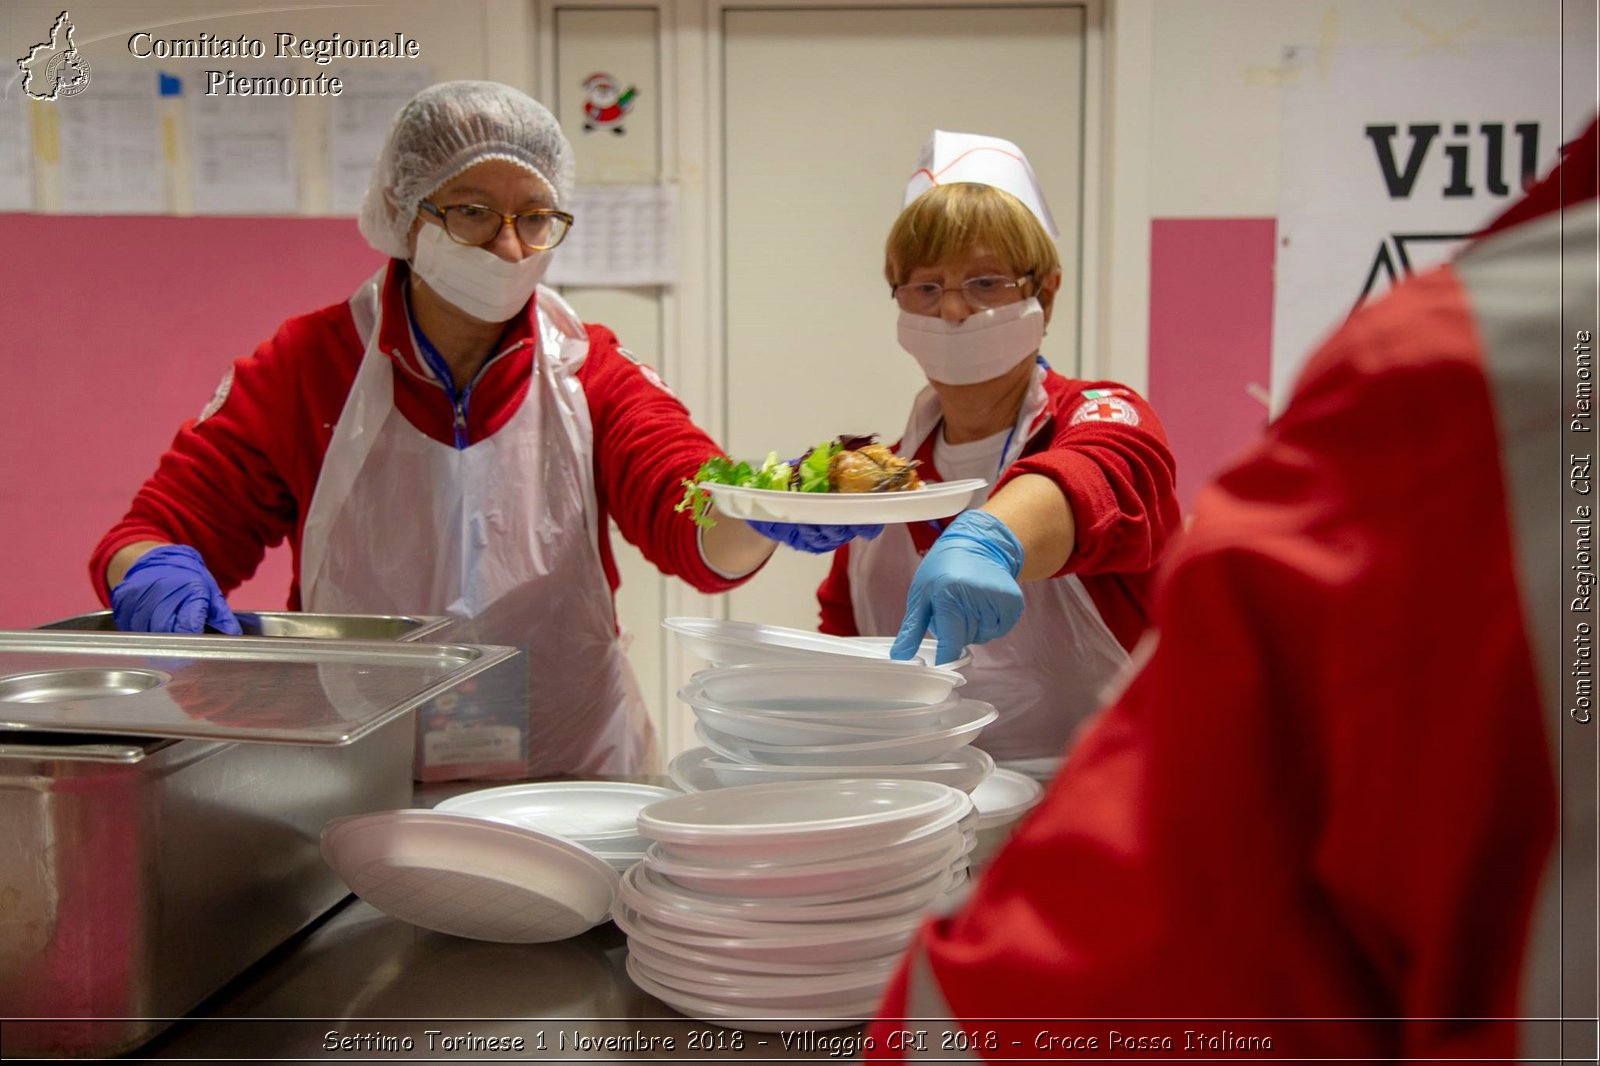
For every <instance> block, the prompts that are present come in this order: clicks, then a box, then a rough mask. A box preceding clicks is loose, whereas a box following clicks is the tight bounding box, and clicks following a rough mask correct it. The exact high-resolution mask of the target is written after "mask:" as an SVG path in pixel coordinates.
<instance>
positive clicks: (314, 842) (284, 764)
mask: <svg viewBox="0 0 1600 1066" xmlns="http://www.w3.org/2000/svg"><path fill="white" fill-rule="evenodd" d="M411 736H412V731H411V723H410V720H409V719H408V718H407V717H406V716H401V717H399V718H397V719H395V720H393V721H391V722H390V723H389V724H387V725H385V726H382V727H380V728H379V729H377V730H376V731H375V732H373V733H371V734H370V735H369V736H367V737H365V738H364V739H362V740H360V741H357V742H355V743H353V744H348V745H342V746H327V745H316V746H297V745H290V744H244V743H221V742H215V741H203V740H165V739H151V738H134V737H122V738H118V737H107V736H74V735H69V734H37V735H33V736H29V735H19V736H13V737H4V738H0V855H4V856H5V861H4V862H3V863H0V901H3V902H0V1015H3V1016H5V1017H6V1018H7V1019H8V1020H7V1021H6V1022H5V1025H4V1031H5V1052H6V1055H7V1056H8V1057H10V1056H16V1057H27V1056H107V1055H115V1054H119V1053H121V1052H124V1051H127V1050H129V1049H131V1048H134V1047H137V1046H138V1045H139V1044H142V1043H144V1042H145V1041H147V1040H149V1039H150V1038H151V1037H153V1036H154V1035H156V1034H157V1033H158V1032H160V1031H161V1030H162V1029H164V1028H166V1026H167V1025H168V1024H169V1023H168V1022H167V1021H164V1020H162V1019H169V1018H175V1017H181V1016H182V1015H184V1014H186V1013H188V1011H190V1010H191V1009H193V1007H194V1006H195V1005H196V1004H198V1003H199V1002H200V1001H201V1000H202V999H204V998H205V997H206V996H208V995H210V994H211V993H212V992H214V991H215V990H216V989H218V988H220V987H221V986H222V985H223V984H225V983H226V982H227V981H229V980H230V979H232V978H233V977H235V976H236V975H238V974H239V973H241V972H242V971H243V970H244V969H245V968H246V967H248V966H249V965H250V964H251V963H253V962H255V961H256V960H257V959H259V958H261V957H262V956H263V955H265V954H266V953H267V952H269V951H271V950H272V949H273V948H274V947H276V946H277V945H278V944H281V943H282V942H283V941H284V940H286V939H287V938H288V937H290V936H292V935H293V934H294V933H295V932H296V931H298V930H299V929H301V928H303V927H304V926H305V925H306V924H307V923H309V922H311V921H312V920H313V919H315V918H316V917H318V916H319V915H321V914H323V913H325V912H326V911H327V910H328V909H329V908H330V907H332V906H333V905H334V904H335V903H338V902H339V900H341V899H343V898H344V896H345V894H346V889H345V886H344V884H343V883H342V882H341V881H340V880H339V878H338V877H337V876H335V875H334V873H333V871H332V870H330V869H329V868H328V866H327V864H326V863H324V862H323V861H322V857H321V855H320V853H319V850H318V839H319V834H320V832H321V829H322V826H323V825H324V824H325V823H326V822H327V821H328V820H330V819H332V818H337V817H339V816H341V815H346V814H355V813H360V812H365V811H376V810H387V809H392V808H395V807H406V806H409V805H410V801H411Z"/></svg>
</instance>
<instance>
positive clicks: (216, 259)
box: [0, 215, 1275, 628]
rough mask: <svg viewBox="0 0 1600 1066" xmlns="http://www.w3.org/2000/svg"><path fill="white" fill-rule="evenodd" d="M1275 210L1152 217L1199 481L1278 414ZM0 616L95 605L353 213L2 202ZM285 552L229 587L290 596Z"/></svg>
mask: <svg viewBox="0 0 1600 1066" xmlns="http://www.w3.org/2000/svg"><path fill="white" fill-rule="evenodd" d="M1274 232H1275V223H1274V220H1272V219H1260V218H1240V219H1230V218H1219V219H1176V218H1174V219H1156V220H1154V221H1153V222H1152V224H1151V230H1150V244H1151V255H1150V260H1151V268H1150V274H1151V277H1150V390H1149V391H1150V400H1151V402H1152V403H1153V404H1154V405H1155V406H1156V409H1157V411H1159V412H1160V414H1161V418H1162V420H1163V422H1164V423H1165V424H1166V427H1167V431H1168V434H1169V435H1170V437H1171V440H1172V445H1173V449H1174V451H1175V452H1176V454H1177V457H1178V489H1179V494H1180V497H1181V499H1182V501H1183V503H1184V505H1185V507H1187V506H1188V505H1189V503H1190V501H1191V500H1192V498H1193V495H1194V491H1195V489H1196V488H1197V487H1198V486H1199V485H1200V484H1201V483H1202V482H1204V481H1205V480H1206V479H1207V478H1208V477H1210V476H1211V475H1212V474H1214V473H1215V472H1216V471H1217V470H1218V469H1219V468H1220V467H1221V466H1222V465H1223V464H1224V463H1225V462H1227V461H1228V460H1229V459H1230V458H1231V457H1233V456H1234V455H1236V454H1237V453H1238V452H1239V451H1240V450H1241V449H1242V448H1243V447H1244V446H1245V445H1246V444H1248V443H1249V442H1250V440H1251V439H1252V438H1253V437H1254V436H1255V434H1256V433H1258V432H1259V431H1260V429H1261V426H1262V425H1263V424H1264V423H1265V421H1266V409H1265V407H1263V406H1262V404H1261V403H1260V402H1259V401H1257V400H1256V399H1254V398H1252V397H1251V396H1250V395H1249V394H1248V393H1247V392H1246V391H1245V385H1246V384H1247V383H1250V382H1254V383H1256V384H1258V385H1261V386H1265V385H1266V384H1267V381H1268V366H1269V355H1270V350H1271V342H1272V260H1273V241H1274ZM0 247H3V248H5V249H6V250H7V252H8V254H7V255H5V256H4V257H3V259H4V262H3V263H0V293H3V294H4V295H3V307H4V319H3V321H0V326H3V327H4V328H3V329H0V368H3V370H4V378H3V382H4V384H3V390H0V395H3V396H4V397H5V401H4V404H5V405H4V409H3V412H0V415H3V417H0V515H4V516H5V519H6V521H5V532H4V534H3V535H0V627H5V628H16V627H23V626H31V625H37V624H38V623H40V622H44V621H48V620H50V619H52V618H57V617H61V616H63V615H68V614H75V613H77V612H80V611H86V610H93V609H95V608H96V607H98V603H97V601H96V600H95V598H94V594H93V592H92V591H91V590H90V587H89V582H88V576H87V571H86V564H87V561H88V558H89V552H90V550H91V549H92V548H93V546H94V544H95V542H96V541H97V540H98V539H99V537H100V535H101V534H102V533H103V532H104V531H105V529H106V528H107V527H109V526H110V525H111V524H112V523H113V522H115V521H116V520H117V519H118V518H119V517H120V516H121V515H122V513H123V511H124V510H125V509H126V507H127V504H128V500H129V498H130V497H131V496H132V494H133V492H134V490H135V489H136V488H137V487H138V485H139V484H140V482H141V481H142V480H143V479H144V478H145V477H147V476H148V475H149V473H150V472H151V471H152V470H153V469H154V468H155V463H156V459H157V458H158V457H159V455H160V454H161V452H162V450H163V449H164V448H165V447H166V445H167V443H168V442H169V441H170V440H171V439H172V434H173V432H174V431H175V430H176V429H177V427H178V424H179V423H180V422H182V421H183V420H184V419H186V418H192V417H194V415H195V414H196V413H197V412H198V411H199V410H200V408H201V406H202V405H203V404H204V403H205V402H206V400H207V399H209V398H210V396H211V393H212V390H213V389H215V387H216V385H217V382H218V381H219V380H220V379H221V377H222V374H223V372H224V371H225V370H226V369H227V366H228V363H229V361H230V360H231V359H233V358H234V357H235V356H238V355H243V354H247V353H248V352H250V351H251V350H252V349H253V348H254V347H255V345H256V344H257V343H258V342H259V341H260V340H262V339H263V338H264V337H266V336H268V335H269V334H270V333H271V331H272V330H273V329H274V328H275V327H276V326H277V324H278V323H279V322H280V321H282V320H283V319H284V318H286V317H288V316H289V315H292V314H297V313H300V312H303V311H307V310H310V309H312V308H314V307H319V306H322V305H324V304H328V303H333V302H336V301H339V300H342V299H344V298H345V297H346V296H347V295H348V294H349V293H350V292H351V291H352V290H353V289H354V288H355V286H356V285H357V284H358V283H359V282H360V281H361V279H362V278H364V277H366V276H367V275H368V274H369V273H371V271H372V270H374V269H376V268H377V266H378V264H379V263H380V262H381V261H382V260H381V258H380V257H379V256H378V255H377V254H376V253H375V252H373V251H372V250H371V249H370V248H368V247H367V246H366V243H365V242H364V241H362V239H361V237H360V235H359V234H358V233H357V232H356V228H355V225H354V224H353V223H352V222H351V221H350V220H348V219H310V218H140V217H109V218H98V217H86V216H77V215H0ZM288 584H289V565H288V553H287V551H286V550H283V549H279V550H277V551H275V552H273V553H271V554H269V555H268V557H267V560H266V562H264V563H263V564H262V567H261V570H260V571H259V572H258V573H257V575H256V576H255V578H253V579H252V580H251V581H249V582H247V583H246V584H245V585H244V586H242V587H241V588H240V589H239V590H237V591H236V592H235V593H234V594H233V595H232V597H230V598H231V600H232V601H233V603H234V604H235V605H236V606H238V607H241V608H248V607H255V608H268V609H270V608H281V607H282V606H283V604H284V598H285V596H286V595H287V591H288Z"/></svg>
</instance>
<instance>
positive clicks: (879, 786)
mask: <svg viewBox="0 0 1600 1066" xmlns="http://www.w3.org/2000/svg"><path fill="white" fill-rule="evenodd" d="M970 804H971V801H970V800H969V799H968V798H967V796H966V794H965V793H963V792H961V791H960V790H959V789H953V788H951V787H949V786H948V785H940V784H937V783H935V782H931V781H890V780H876V781H875V780H842V781H780V782H777V783H775V784H770V785H745V786H743V787H742V788H725V789H718V790H717V791H715V792H691V793H687V794H685V795H680V796H674V797H673V798H671V799H664V800H661V801H659V802H656V803H652V804H651V805H650V806H648V807H646V808H645V809H644V810H642V811H640V812H639V834H640V835H641V836H645V837H649V838H650V839H651V840H655V841H665V842H668V843H671V844H674V845H677V844H691V845H700V844H712V845H718V846H735V847H739V848H750V849H754V848H755V847H756V846H758V845H764V844H770V845H790V844H800V845H801V846H804V842H806V841H826V842H835V841H841V840H844V839H847V838H848V839H857V838H860V839H866V838H871V839H878V838H880V837H882V838H884V839H892V838H894V837H898V836H902V835H904V834H905V833H907V832H909V831H912V830H914V829H915V828H917V827H920V826H924V825H929V824H932V823H935V822H938V821H944V820H946V819H948V820H949V821H954V820H955V819H956V818H959V817H961V815H963V814H965V813H966V811H967V810H969V809H970Z"/></svg>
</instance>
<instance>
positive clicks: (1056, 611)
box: [818, 130, 1179, 760]
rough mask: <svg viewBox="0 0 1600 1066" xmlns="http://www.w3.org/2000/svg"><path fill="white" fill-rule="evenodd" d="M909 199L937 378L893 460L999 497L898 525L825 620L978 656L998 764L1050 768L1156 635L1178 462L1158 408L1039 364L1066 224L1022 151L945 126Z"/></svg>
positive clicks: (897, 260)
mask: <svg viewBox="0 0 1600 1066" xmlns="http://www.w3.org/2000/svg"><path fill="white" fill-rule="evenodd" d="M905 203H906V206H905V209H904V210H903V211H902V212H901V214H900V217H899V218H898V219H897V220H896V222H895V224H894V226H893V228H892V229H891V230H890V233H889V239H888V243H887V247H886V263H885V274H886V276H887V277H888V281H889V284H890V286H891V289H892V291H893V294H894V298H895V301H896V303H897V304H898V305H899V309H900V322H899V339H900V344H901V346H902V347H903V348H905V350H906V351H907V352H909V353H910V354H911V356H912V357H913V358H914V359H916V360H917V362H918V363H919V364H920V365H921V367H922V369H923V372H924V373H925V374H926V375H927V378H928V387H927V388H925V389H923V390H922V392H921V393H920V394H919V395H918V396H917V398H916V400H915V401H914V403H913V405H912V409H911V417H910V420H909V422H908V423H907V425H906V430H905V434H904V435H903V436H902V437H901V439H900V443H899V445H898V447H897V450H898V451H899V453H900V454H902V455H907V456H911V455H914V456H916V457H917V458H918V459H920V460H921V461H922V464H923V467H922V469H923V472H924V474H926V475H929V476H931V477H932V478H933V479H936V480H953V479H957V478H968V477H981V478H986V479H988V480H989V481H990V483H991V485H992V486H993V489H992V492H991V495H990V497H989V499H988V502H986V503H985V504H984V505H983V506H982V507H981V508H979V509H976V510H970V511H967V512H965V513H964V514H962V515H960V516H958V517H957V518H956V519H954V520H953V521H951V522H950V523H948V525H945V526H943V527H938V526H935V525H933V524H926V525H917V526H891V527H889V528H888V529H886V530H885V531H884V533H883V534H882V535H881V536H880V537H878V538H877V539H876V540H872V541H866V540H858V541H855V542H852V543H850V544H848V545H846V546H845V547H844V548H841V549H840V550H839V551H838V552H837V553H836V554H835V556H834V563H833V569H832V570H831V571H830V573H829V575H828V577H827V579H826V580H824V582H823V584H822V587H821V588H820V589H819V590H818V597H819V599H820V601H821V605H822V628H823V630H824V631H826V632H831V633H839V634H846V635H849V634H862V635H889V634H897V635H898V639H897V640H896V642H895V646H894V652H893V654H894V655H895V657H897V658H910V657H911V655H912V654H914V653H915V649H916V647H917V643H918V642H919V641H920V640H921V639H922V638H923V636H924V634H925V633H927V632H929V631H930V630H931V632H932V633H933V635H934V636H935V637H936V638H937V639H938V641H939V645H940V654H939V658H940V659H941V660H944V659H947V658H953V657H954V656H955V654H956V653H958V652H959V651H960V649H961V647H962V646H964V645H977V646H976V647H974V648H973V649H972V652H973V663H972V666H971V667H970V668H968V670H967V671H966V673H967V676H968V679H969V680H968V685H967V688H966V690H965V694H966V695H969V696H972V697H974V698H977V699H982V700H986V701H988V702H990V703H993V704H994V705H995V706H996V707H997V708H999V710H1000V715H1001V717H1000V719H999V720H998V721H997V722H996V723H995V724H994V725H992V726H990V727H989V728H988V729H986V730H985V731H984V733H983V736H982V738H981V739H980V740H979V743H980V744H981V745H982V746H983V747H984V748H986V749H987V750H988V751H989V752H990V754H992V755H994V756H995V757H996V758H997V759H1002V760H1033V759H1049V758H1052V757H1056V756H1059V755H1060V754H1061V752H1062V750H1063V748H1064V747H1065V745H1066V743H1067V742H1068V740H1069V739H1070V737H1071V735H1072V732H1073V730H1074V727H1075V726H1076V725H1077V723H1078V722H1079V721H1081V720H1082V719H1083V718H1084V717H1085V716H1087V715H1088V714H1089V713H1090V712H1091V711H1092V710H1094V708H1095V707H1096V705H1097V704H1098V702H1099V700H1100V696H1101V693H1102V690H1103V689H1104V688H1105V686H1106V684H1107V683H1108V682H1110V681H1111V679H1112V678H1113V677H1114V676H1115V675H1116V673H1117V672H1118V671H1119V670H1120V669H1121V668H1122V666H1123V664H1124V663H1125V662H1126V661H1127V659H1128V653H1129V651H1130V650H1131V649H1132V647H1133V645H1134V643H1135V642H1136V641H1137V640H1138V638H1139V636H1140V634H1141V633H1142V632H1143V630H1144V628H1145V626H1146V623H1147V619H1148V614H1147V607H1148V598H1147V590H1148V587H1149V582H1150V579H1151V577H1152V572H1153V569H1154V566H1155V564H1156V560H1157V558H1158V556H1159V555H1160V553H1161V549H1162V547H1163V546H1164V545H1165V543H1166V541H1167V539H1168V537H1169V536H1170V534H1171V533H1172V532H1173V531H1174V530H1175V529H1177V528H1178V522H1179V517H1178V503H1177V497H1176V493H1175V489H1174V464H1173V459H1172V454H1171V452H1170V451H1169V450H1168V448H1167V442H1166V436H1165V434H1164V433H1163V432H1162V429H1161V425H1160V423H1159V422H1158V421H1157V419H1156V416H1155V413H1154V412H1153V411H1152V410H1151V409H1150V405H1149V404H1147V403H1146V402H1145V401H1144V399H1143V398H1142V397H1140V396H1138V395H1136V394H1135V393H1134V392H1133V391H1132V390H1131V389H1128V388H1126V387H1124V386H1122V385H1119V384H1117V383H1115V382H1108V381H1096V382H1089V381H1079V380H1075V379H1071V378H1067V377H1064V376H1062V375H1061V374H1058V373H1056V372H1055V371H1054V370H1052V369H1051V368H1050V365H1049V364H1048V363H1047V362H1046V361H1045V359H1044V356H1043V355H1042V354H1041V342H1042V341H1043V338H1044V335H1045V327H1046V325H1047V324H1048V323H1049V322H1050V320H1051V317H1052V311H1053V310H1054V299H1055V295H1056V292H1057V290H1058V289H1059V288H1060V285H1061V268H1060V260H1059V257H1058V254H1057V252H1056V247H1055V243H1054V240H1053V238H1054V237H1055V236H1056V235H1057V233H1056V227H1055V222H1054V220H1053V219H1052V218H1051V216H1050V210H1049V208H1048V206H1046V204H1045V200H1044V196H1043V194H1042V193H1041V191H1040V189H1039V184H1038V182H1037V180H1036V179H1035V178H1034V174H1033V169H1032V167H1030V166H1029V164H1028V161H1027V159H1026V157H1024V156H1023V154H1022V152H1021V150H1020V149H1018V148H1017V146H1016V145H1014V144H1012V143H1011V142H1009V141H1003V140H1000V139H998V138H994V137H981V136H976V135H972V134H962V133H946V132H944V131H942V130H941V131H936V132H935V133H934V135H933V137H932V139H931V140H930V141H929V142H928V145H927V147H926V148H925V149H924V151H923V157H922V159H921V161H920V163H919V165H918V167H917V168H916V170H915V172H914V173H913V174H912V177H911V180H910V182H909V184H908V185H907V187H906V195H905Z"/></svg>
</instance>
